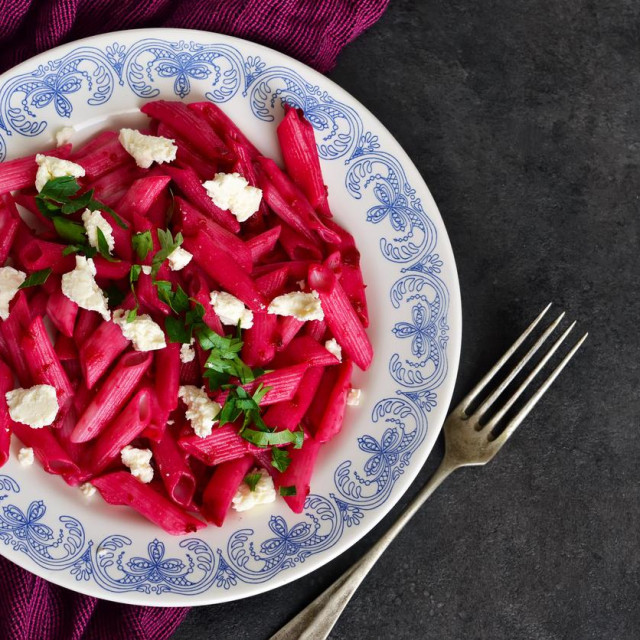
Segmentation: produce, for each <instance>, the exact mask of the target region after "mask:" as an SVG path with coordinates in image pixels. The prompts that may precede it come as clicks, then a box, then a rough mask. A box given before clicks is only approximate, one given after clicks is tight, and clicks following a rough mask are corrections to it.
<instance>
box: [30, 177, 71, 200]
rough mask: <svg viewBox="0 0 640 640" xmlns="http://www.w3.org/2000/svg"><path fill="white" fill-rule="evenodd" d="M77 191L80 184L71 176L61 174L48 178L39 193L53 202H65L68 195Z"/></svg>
mask: <svg viewBox="0 0 640 640" xmlns="http://www.w3.org/2000/svg"><path fill="white" fill-rule="evenodd" d="M78 191H80V185H79V184H78V181H77V180H76V179H75V178H74V177H73V176H61V177H60V178H53V179H51V180H48V181H47V182H46V184H45V185H44V187H42V190H41V191H40V194H39V195H40V196H41V197H42V198H48V199H49V200H54V201H55V202H66V201H67V199H68V198H69V197H70V196H72V195H74V194H76V193H78Z"/></svg>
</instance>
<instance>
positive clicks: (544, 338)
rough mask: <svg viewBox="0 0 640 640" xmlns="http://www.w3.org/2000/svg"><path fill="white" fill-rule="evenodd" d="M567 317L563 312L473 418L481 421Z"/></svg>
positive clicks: (476, 411) (477, 410) (475, 412)
mask: <svg viewBox="0 0 640 640" xmlns="http://www.w3.org/2000/svg"><path fill="white" fill-rule="evenodd" d="M564 316H565V312H564V311H563V312H562V313H561V314H560V315H559V316H558V317H557V318H556V319H555V320H554V321H553V322H552V323H551V324H550V325H549V326H548V327H547V328H546V329H545V330H544V332H543V333H542V335H541V336H540V337H539V338H538V339H537V340H536V341H535V343H534V344H533V346H532V347H531V348H530V349H529V351H527V353H525V354H524V356H522V358H521V359H520V361H519V362H517V363H516V365H515V366H514V367H513V369H512V370H511V371H510V372H509V374H508V375H507V377H506V378H505V379H504V380H503V381H502V382H501V383H500V384H499V385H498V386H497V387H496V388H495V389H494V390H493V391H492V392H491V394H490V395H489V397H488V398H486V399H485V400H484V401H483V402H482V404H481V405H480V406H479V407H478V408H477V409H476V410H475V411H474V412H473V417H475V418H477V419H480V418H482V416H483V415H484V414H485V413H486V412H487V410H488V409H489V408H490V407H491V405H492V404H493V403H494V402H495V401H496V400H497V399H498V397H499V396H500V395H501V394H502V392H503V391H504V390H505V389H506V388H507V387H508V386H509V385H510V384H511V382H512V380H513V379H514V378H515V377H516V376H517V375H518V374H519V373H520V371H521V370H522V368H523V367H524V366H525V365H526V364H527V362H529V360H531V358H532V357H533V356H534V354H535V353H536V351H538V349H539V348H540V347H541V346H542V345H543V344H544V343H545V342H546V341H547V338H548V337H549V336H550V335H551V334H552V333H553V332H554V331H555V330H556V327H557V326H558V325H559V324H560V322H561V321H562V319H563V318H564Z"/></svg>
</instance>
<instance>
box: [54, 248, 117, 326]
mask: <svg viewBox="0 0 640 640" xmlns="http://www.w3.org/2000/svg"><path fill="white" fill-rule="evenodd" d="M95 275H96V265H95V264H94V263H93V260H92V259H91V258H85V257H84V256H78V255H77V256H76V268H75V269H74V270H73V271H69V273H65V274H63V276H62V293H64V295H65V296H67V298H69V300H71V301H72V302H75V303H76V304H77V305H78V306H79V307H81V308H82V309H87V310H88V311H97V312H98V313H99V314H100V315H101V316H102V317H103V318H104V319H105V320H109V318H110V317H111V314H110V313H109V307H108V306H107V297H106V296H105V295H104V292H103V291H102V289H101V288H100V287H99V286H98V284H97V283H96V279H95Z"/></svg>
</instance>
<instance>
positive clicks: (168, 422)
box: [167, 420, 176, 426]
mask: <svg viewBox="0 0 640 640" xmlns="http://www.w3.org/2000/svg"><path fill="white" fill-rule="evenodd" d="M175 423H176V421H175V420H167V424H168V425H169V426H171V425H172V424H175Z"/></svg>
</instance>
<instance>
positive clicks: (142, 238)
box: [131, 231, 153, 260]
mask: <svg viewBox="0 0 640 640" xmlns="http://www.w3.org/2000/svg"><path fill="white" fill-rule="evenodd" d="M131 245H132V246H133V250H134V251H135V252H136V254H137V256H138V258H140V260H144V259H145V258H146V257H147V255H149V251H151V249H153V238H152V237H151V231H142V232H141V233H136V234H135V235H134V236H133V237H132V238H131Z"/></svg>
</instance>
